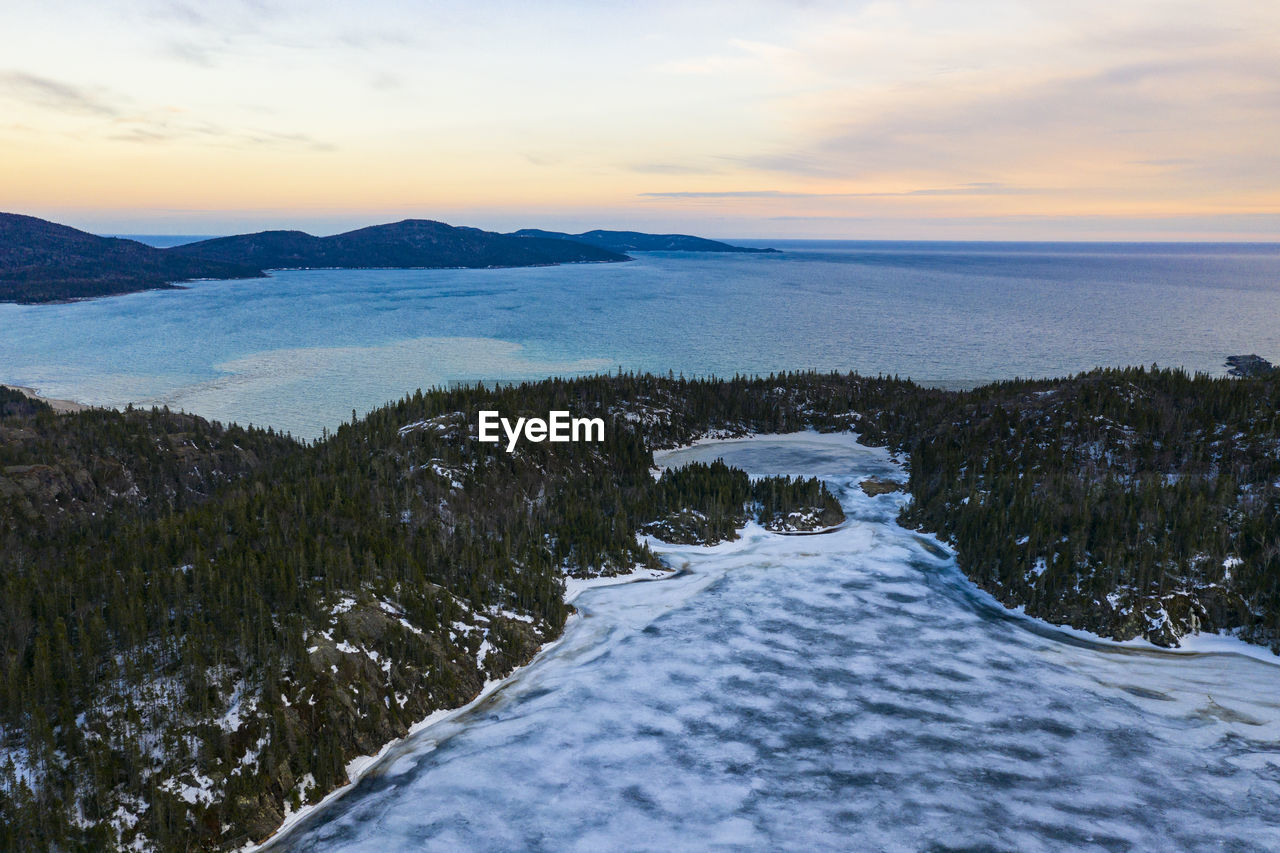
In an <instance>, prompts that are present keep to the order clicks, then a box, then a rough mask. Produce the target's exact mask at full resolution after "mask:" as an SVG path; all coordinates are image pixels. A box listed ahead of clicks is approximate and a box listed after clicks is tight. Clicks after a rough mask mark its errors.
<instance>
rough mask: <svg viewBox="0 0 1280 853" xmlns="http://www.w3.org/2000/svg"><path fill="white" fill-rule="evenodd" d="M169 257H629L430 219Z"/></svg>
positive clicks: (264, 235) (243, 237)
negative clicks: (325, 235) (326, 235)
mask: <svg viewBox="0 0 1280 853" xmlns="http://www.w3.org/2000/svg"><path fill="white" fill-rule="evenodd" d="M165 251H166V252H170V253H173V254H175V255H181V256H185V257H197V258H206V259H210V260H220V261H226V262H229V261H232V260H233V259H238V260H241V261H251V262H253V263H255V264H260V265H261V266H262V267H263V268H264V269H298V268H305V269H334V268H336V269H380V268H389V269H416V268H424V269H425V268H453V267H461V268H472V269H474V268H485V267H522V266H550V265H554V264H564V263H616V262H618V261H626V260H630V258H628V257H627V256H626V255H624V254H621V253H618V252H612V251H609V250H607V249H602V248H600V247H597V246H591V245H586V244H580V243H574V242H570V241H563V240H551V239H544V238H539V239H533V240H526V239H522V238H517V237H512V236H510V235H507V234H498V233H496V232H493V231H484V230H481V229H479V228H470V227H467V226H455V225H448V224H446V223H444V222H438V221H436V220H432V219H404V220H401V221H399V222H392V223H387V224H385V225H370V226H367V227H364V228H357V229H355V230H353V231H345V232H343V233H341V234H334V235H332V236H329V237H315V236H313V235H311V234H307V233H306V232H304V231H259V232H257V233H253V234H237V235H233V236H230V237H215V238H213V239H211V240H201V241H199V242H196V243H187V244H185V245H180V246H173V247H171V248H169V249H166V250H165Z"/></svg>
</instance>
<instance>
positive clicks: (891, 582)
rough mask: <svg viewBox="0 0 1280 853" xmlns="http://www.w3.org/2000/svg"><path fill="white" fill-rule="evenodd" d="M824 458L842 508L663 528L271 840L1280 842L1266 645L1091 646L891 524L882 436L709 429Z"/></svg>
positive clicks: (727, 449)
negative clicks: (835, 512) (638, 560)
mask: <svg viewBox="0 0 1280 853" xmlns="http://www.w3.org/2000/svg"><path fill="white" fill-rule="evenodd" d="M717 456H723V457H724V458H725V459H726V461H728V462H729V463H730V464H734V465H737V466H740V467H742V468H744V469H746V470H747V471H748V472H750V473H752V474H765V473H790V474H806V475H819V476H822V477H824V478H826V479H827V480H828V482H829V483H830V484H831V486H832V488H833V490H834V491H835V492H837V494H838V496H839V497H840V498H841V500H842V502H843V504H844V506H845V508H846V512H847V513H848V515H849V518H850V521H849V523H848V524H846V525H845V526H844V527H842V528H841V529H839V530H837V531H836V532H833V533H829V534H824V535H819V536H779V535H774V534H770V533H767V532H765V531H763V530H761V529H760V528H758V527H753V528H749V529H748V531H747V532H746V534H745V535H744V536H743V538H742V539H740V540H738V541H736V542H732V543H723V544H721V545H718V546H715V547H713V548H695V547H664V548H663V549H662V550H663V551H664V554H665V558H666V559H667V560H668V561H669V563H670V564H671V565H673V566H676V567H679V568H682V569H683V571H681V572H680V573H679V574H678V575H677V576H676V577H673V578H670V579H666V580H660V581H654V582H646V583H634V584H629V585H624V586H614V587H605V588H600V589H596V590H592V591H589V592H587V593H585V594H584V595H583V596H582V597H581V598H579V599H578V602H577V605H578V607H579V609H580V611H581V614H582V615H581V618H577V619H575V620H574V621H572V622H571V624H570V626H569V628H568V629H567V631H566V634H565V636H564V638H563V640H562V641H561V642H560V643H559V644H558V645H556V646H554V647H553V648H551V649H550V650H549V651H547V652H546V653H544V654H543V655H542V656H540V657H539V658H538V659H537V660H536V661H535V663H534V664H533V665H531V666H530V667H528V668H527V669H526V670H524V671H522V672H521V673H520V674H519V675H518V676H517V677H516V678H515V679H513V680H512V681H511V682H509V683H508V684H507V685H506V686H504V687H503V688H501V689H500V690H498V691H497V692H495V693H494V694H493V695H492V696H490V697H489V698H488V699H487V700H485V701H483V702H481V703H480V704H479V705H478V706H477V707H476V708H475V709H474V710H471V711H469V712H466V713H464V714H462V715H459V716H458V717H455V718H453V719H451V720H449V721H447V722H445V723H442V724H439V725H437V726H434V727H431V728H428V729H426V730H424V731H423V732H421V733H419V734H418V735H416V736H415V737H413V738H411V739H409V740H408V741H406V742H405V743H403V744H401V745H400V746H398V747H397V748H395V749H393V750H392V751H391V752H390V753H389V754H388V756H387V757H386V758H385V759H384V760H383V761H382V762H381V763H380V764H379V765H377V766H376V767H375V769H374V771H373V772H372V773H371V775H369V776H368V777H366V778H365V779H363V780H362V781H361V782H359V783H358V784H357V785H356V786H355V787H354V788H353V789H352V791H351V792H350V793H348V794H347V795H346V796H345V797H343V798H341V799H339V800H336V801H334V802H333V803H331V804H330V805H329V806H327V807H326V808H324V809H322V810H320V811H318V812H316V813H314V814H313V815H312V816H311V817H310V819H308V820H305V821H303V822H302V823H301V824H300V825H299V826H298V828H297V829H296V831H294V832H292V833H290V834H289V835H287V836H286V837H285V838H284V839H282V843H281V844H280V845H279V847H278V849H287V850H299V851H301V850H314V849H323V850H333V851H380V853H386V851H396V850H441V851H445V850H450V851H452V850H526V849H527V850H547V851H553V850H555V851H559V850H583V851H596V850H614V849H625V850H655V851H657V850H662V851H667V850H681V849H726V850H732V849H748V848H751V849H786V850H850V849H856V850H864V849H883V850H918V849H930V848H933V849H952V848H965V849H999V850H1019V851H1031V850H1093V849H1097V850H1169V849H1177V850H1202V849H1203V850H1209V849H1213V850H1223V849H1226V850H1256V849H1268V848H1269V849H1275V848H1277V847H1280V796H1278V795H1280V667H1277V666H1275V665H1274V664H1269V663H1265V662H1261V661H1258V660H1255V659H1251V658H1247V657H1243V656H1239V655H1233V654H1203V655H1183V654H1171V653H1165V652H1159V651H1151V650H1141V649H1135V648H1129V647H1117V646H1114V645H1107V644H1104V643H1092V642H1087V641H1084V640H1081V639H1079V638H1077V637H1073V636H1070V635H1068V634H1065V633H1062V632H1059V631H1056V630H1054V629H1052V628H1050V627H1048V626H1045V625H1043V624H1041V623H1037V622H1033V621H1032V620H1028V619H1026V618H1023V617H1020V616H1018V615H1016V614H1013V613H1010V612H1009V611H1006V610H1004V609H1003V608H1001V607H999V606H998V605H996V604H995V603H994V602H992V601H991V600H990V599H989V598H988V597H987V596H986V595H985V594H983V593H981V592H979V591H978V590H976V589H975V588H974V587H973V586H972V585H971V584H969V583H968V581H967V580H965V579H964V577H963V576H962V575H961V574H960V573H959V571H958V570H957V568H956V566H955V564H954V561H952V560H950V559H945V558H940V557H937V556H934V555H933V553H931V551H936V550H937V549H936V547H934V548H932V549H931V548H930V547H927V546H928V545H929V544H930V543H929V541H928V540H922V539H921V538H920V537H918V536H917V535H916V534H914V533H912V532H910V531H907V530H904V529H902V528H900V527H898V526H897V525H896V524H894V523H893V518H894V517H895V515H896V511H897V506H898V503H897V502H898V501H899V500H901V499H902V498H901V496H900V495H883V496H879V497H876V498H869V497H867V496H866V495H864V494H863V493H862V492H861V490H860V489H858V488H857V487H856V482H857V481H858V480H859V479H861V478H862V477H864V476H868V475H872V474H875V475H880V476H893V475H894V474H895V472H896V468H895V467H894V466H893V464H892V463H891V461H890V460H889V459H888V457H887V456H886V454H885V452H884V451H881V450H873V449H868V448H863V447H860V446H858V445H857V444H856V443H854V442H853V440H852V439H851V437H849V436H817V435H815V434H801V435H798V436H788V437H781V438H768V439H756V440H748V441H734V442H724V443H713V444H704V445H700V446H697V447H694V448H691V449H687V450H684V451H681V452H679V453H678V454H677V455H676V456H675V457H673V458H672V459H670V460H668V462H669V463H676V464H678V463H679V462H682V461H690V460H693V459H703V460H709V459H712V458H715V457H717Z"/></svg>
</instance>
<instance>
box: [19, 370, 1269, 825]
mask: <svg viewBox="0 0 1280 853" xmlns="http://www.w3.org/2000/svg"><path fill="white" fill-rule="evenodd" d="M8 402H14V405H7V403H8ZM482 408H484V409H498V410H499V411H501V412H503V413H504V414H505V415H508V416H512V417H515V416H520V415H541V416H545V414H546V413H547V412H548V411H550V410H553V409H566V410H569V411H572V412H574V413H575V415H581V416H593V415H599V416H601V417H603V418H604V419H605V420H606V425H607V429H606V436H605V441H604V442H603V443H599V444H589V443H581V444H574V443H567V444H548V443H542V444H532V443H525V444H521V445H520V446H519V447H518V448H517V450H516V452H515V453H510V454H509V453H506V452H505V451H504V450H503V449H502V448H501V447H499V446H497V445H493V444H482V443H479V442H477V441H475V440H474V438H473V435H474V431H475V424H476V413H477V411H478V410H480V409H482ZM1277 411H1280V379H1275V378H1270V377H1258V378H1246V379H1238V380H1236V379H1208V378H1203V377H1199V378H1193V377H1188V376H1186V375H1185V374H1182V373H1179V372H1175V371H1151V370H1138V369H1134V370H1123V371H1121V370H1116V371H1102V372H1096V373H1091V374H1087V375H1084V376H1080V377H1075V378H1072V379H1064V380H1056V381H1043V382H1009V383H1001V384H997V385H991V386H987V387H984V388H980V389H977V390H974V391H970V392H948V391H942V390H937V389H925V388H920V387H918V386H915V385H913V384H911V383H909V382H900V381H896V380H888V379H865V378H859V377H855V376H843V375H819V374H788V375H783V376H775V377H769V378H766V379H734V380H728V381H685V380H677V379H669V378H668V379H663V378H655V377H650V376H630V375H624V376H610V377H593V378H584V379H575V380H572V381H547V382H541V383H536V384H532V385H523V386H519V387H511V388H500V389H479V388H463V389H456V390H449V391H433V392H429V393H418V394H414V395H413V396H410V397H407V398H405V399H404V400H401V401H400V402H398V403H395V404H393V405H390V406H387V407H385V408H382V409H379V410H377V411H375V412H373V413H371V414H370V415H369V416H368V417H366V418H364V419H363V420H360V421H355V422H353V423H349V424H345V425H343V426H342V427H341V428H339V429H338V430H337V432H336V433H334V434H332V435H328V436H326V437H325V438H324V439H323V440H322V441H319V442H316V443H314V444H300V443H297V442H294V441H292V440H291V439H289V438H288V437H281V436H279V435H275V434H272V433H269V432H262V431H258V430H241V429H238V428H231V427H221V426H218V425H215V424H208V423H205V422H203V421H201V420H200V419H198V418H191V417H190V416H186V415H176V414H173V413H168V412H163V411H159V412H136V411H131V412H109V411H102V410H93V411H89V412H83V413H76V414H66V415H55V414H54V413H52V412H51V411H48V410H47V408H45V407H41V406H38V405H37V406H32V405H29V404H25V403H23V404H18V403H17V402H15V401H8V400H7V398H5V397H3V396H0V529H2V530H4V531H6V535H5V536H4V537H3V538H2V539H0V547H3V549H4V552H3V559H4V561H5V565H6V566H7V567H8V568H7V571H6V572H4V573H3V574H2V575H0V628H2V630H3V631H4V634H5V642H4V646H3V649H4V653H3V655H2V656H0V744H2V750H3V757H0V849H4V850H49V849H70V848H88V849H109V848H113V847H122V846H129V845H136V846H139V847H140V848H142V849H148V848H151V849H159V850H187V849H199V848H209V849H231V848H234V847H236V846H239V845H242V844H244V843H245V842H246V841H249V840H252V839H259V838H262V837H264V836H265V835H267V834H269V833H270V832H271V831H273V830H274V828H275V827H276V826H278V825H279V823H280V821H281V820H282V818H283V817H284V815H285V813H286V811H287V810H289V809H291V808H295V807H297V806H298V805H299V804H301V803H303V802H312V801H315V800H316V799H317V798H319V797H320V796H322V795H323V794H324V793H326V792H327V791H329V790H331V789H332V788H333V787H335V786H336V785H339V784H341V783H342V782H343V781H344V779H345V771H344V767H345V765H346V762H348V761H349V760H350V759H351V758H353V757H355V756H357V755H361V754H369V753H373V752H375V751H376V750H377V749H378V747H379V746H381V745H382V744H383V743H385V742H386V741H388V740H389V739H391V738H393V737H396V736H399V735H402V734H404V733H405V731H406V730H407V728H408V726H409V725H410V724H412V723H413V722H414V721H416V720H419V719H421V718H422V717H424V716H426V715H427V714H428V713H429V712H430V711H432V710H434V709H437V708H444V707H455V706H457V705H459V704H462V703H464V702H466V701H468V700H469V699H471V698H472V697H474V696H475V695H476V693H477V692H478V691H479V689H480V686H481V685H482V683H483V682H484V680H485V679H486V678H491V677H496V676H500V675H503V674H505V673H507V672H509V671H510V670H511V668H512V667H514V666H516V665H518V664H520V663H522V662H524V661H527V660H528V659H529V658H530V656H531V655H532V654H533V653H534V652H535V651H536V649H537V648H538V646H539V644H540V643H542V642H544V641H546V640H547V639H549V638H552V637H554V636H556V635H557V634H558V633H559V632H560V630H561V629H562V627H563V624H564V620H565V618H566V615H567V612H568V608H567V607H566V605H565V604H564V601H563V577H564V575H565V574H566V573H576V574H591V573H598V572H612V571H617V570H620V569H626V568H630V567H632V566H634V565H636V564H649V565H652V564H653V556H652V555H651V554H650V553H649V552H648V550H647V549H646V548H645V547H644V546H643V545H641V544H639V541H638V539H637V533H639V532H641V531H643V530H651V531H662V530H663V529H664V525H665V529H666V530H668V531H671V532H672V534H673V535H678V536H680V537H688V538H691V539H696V540H704V541H705V540H711V539H715V538H718V537H721V536H725V535H732V527H733V526H734V525H735V524H737V523H740V521H741V520H742V519H743V518H744V517H746V516H747V515H748V514H750V515H751V516H752V517H756V518H759V519H760V520H762V521H763V522H765V523H771V524H772V525H773V526H777V527H780V528H785V527H786V526H787V525H788V524H789V523H790V522H789V521H788V520H789V519H804V520H807V521H806V523H807V524H828V523H833V522H835V521H837V520H838V518H837V517H836V516H835V514H834V512H833V511H832V508H831V506H830V502H829V498H830V496H829V495H826V494H825V492H824V490H822V489H821V488H820V485H819V484H816V483H814V482H812V481H776V482H771V483H767V484H765V485H763V486H759V487H756V486H752V485H751V484H748V483H746V482H745V481H744V480H743V478H742V476H741V472H736V471H734V470H733V469H730V468H727V467H725V466H715V465H712V466H703V468H702V469H695V470H693V471H691V472H689V473H687V474H685V475H675V474H672V475H669V476H665V477H664V478H663V479H662V480H655V479H654V477H653V476H652V471H651V464H652V451H653V450H654V449H655V448H658V447H667V446H673V445H677V444H683V443H687V442H689V441H691V440H693V439H695V438H697V437H700V436H704V435H706V434H708V433H709V432H712V431H716V432H718V433H720V434H743V433H747V432H780V431H792V430H797V429H802V428H806V427H812V428H817V429H821V430H848V429H854V430H856V431H857V432H858V433H859V435H860V437H861V440H863V441H864V442H867V443H871V444H876V445H888V446H890V447H892V448H893V449H894V450H895V451H896V452H898V453H899V454H900V455H902V456H905V457H906V458H908V459H909V468H910V483H909V489H910V492H911V495H912V498H913V500H912V501H911V503H910V504H908V506H907V508H906V510H905V512H904V515H903V519H902V520H903V522H904V523H906V524H909V525H912V526H917V527H921V528H923V529H926V530H932V531H936V532H937V533H938V535H939V536H940V537H941V538H943V539H944V540H946V541H948V542H950V543H951V544H952V545H953V546H954V547H955V548H956V549H957V552H958V561H959V565H960V567H961V568H962V569H963V570H964V571H965V572H966V573H967V574H968V575H969V576H970V577H971V578H973V579H974V580H975V581H976V582H977V583H978V584H980V585H981V586H983V587H984V588H986V589H988V590H990V591H991V592H992V593H993V594H995V595H996V596H997V597H998V598H1000V599H1001V600H1002V601H1004V602H1005V603H1007V604H1009V605H1019V604H1020V605H1025V606H1026V608H1027V610H1028V611H1029V612H1030V613H1032V614H1034V615H1040V616H1044V617H1046V618H1049V619H1053V620H1055V621H1059V622H1065V623H1069V624H1072V625H1074V626H1076V627H1080V628H1087V629H1090V630H1094V631H1098V632H1100V633H1103V634H1107V635H1110V636H1115V637H1118V638H1128V637H1136V636H1145V637H1147V638H1149V639H1151V640H1153V641H1155V642H1158V643H1163V644H1172V643H1176V642H1177V640H1178V637H1179V636H1180V635H1181V634H1184V633H1186V632H1188V631H1191V630H1196V629H1199V630H1218V629H1229V630H1232V631H1234V632H1236V633H1237V634H1239V635H1240V636H1242V637H1244V638H1245V639H1248V640H1251V641H1254V642H1259V643H1264V644H1268V645H1272V646H1275V645H1276V644H1277V642H1280V634H1278V633H1277V629H1278V628H1280V583H1277V580H1278V579H1280V523H1278V522H1277V518H1278V515H1277V514H1278V512H1280V416H1277ZM868 491H869V492H873V491H877V489H875V488H872V489H869V490H868Z"/></svg>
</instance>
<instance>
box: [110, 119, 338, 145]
mask: <svg viewBox="0 0 1280 853" xmlns="http://www.w3.org/2000/svg"><path fill="white" fill-rule="evenodd" d="M116 125H117V127H118V130H117V132H115V133H113V134H111V135H110V136H109V137H108V138H109V139H112V140H115V141H117V142H136V143H140V144H167V143H171V142H176V141H181V140H193V141H196V142H202V143H206V144H211V145H221V146H229V147H236V148H245V147H255V148H303V149H309V150H312V151H332V150H334V146H333V145H332V144H330V143H327V142H324V141H321V140H319V139H316V138H315V137H312V136H309V135H307V134H305V133H282V132H278V131H268V130H260V129H256V128H228V127H223V126H221V125H217V124H212V123H209V122H200V121H187V120H183V119H176V120H175V119H173V118H170V117H168V116H162V117H154V116H138V117H134V118H128V119H121V120H119V121H117V122H116Z"/></svg>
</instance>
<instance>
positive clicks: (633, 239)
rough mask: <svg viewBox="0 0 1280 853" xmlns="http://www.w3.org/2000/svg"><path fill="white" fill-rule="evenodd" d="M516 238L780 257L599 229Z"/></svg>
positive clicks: (703, 241)
mask: <svg viewBox="0 0 1280 853" xmlns="http://www.w3.org/2000/svg"><path fill="white" fill-rule="evenodd" d="M511 233H512V236H516V237H523V238H526V239H529V238H541V239H550V240H566V241H570V242H575V243H585V244H587V245H589V246H599V247H601V248H604V249H609V250H611V251H614V252H724V253H734V254H751V255H767V254H779V252H778V250H777V249H757V248H752V247H748V246H734V245H731V244H729V243H723V242H721V241H719V240H708V239H707V238H706V237H694V236H692V235H690V234H647V233H645V232H643V231H606V230H604V229H600V228H597V229H595V230H594V231H584V232H582V233H581V234H569V233H566V232H564V231H544V230H543V229H541V228H521V229H520V230H519V231H513V232H511Z"/></svg>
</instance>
